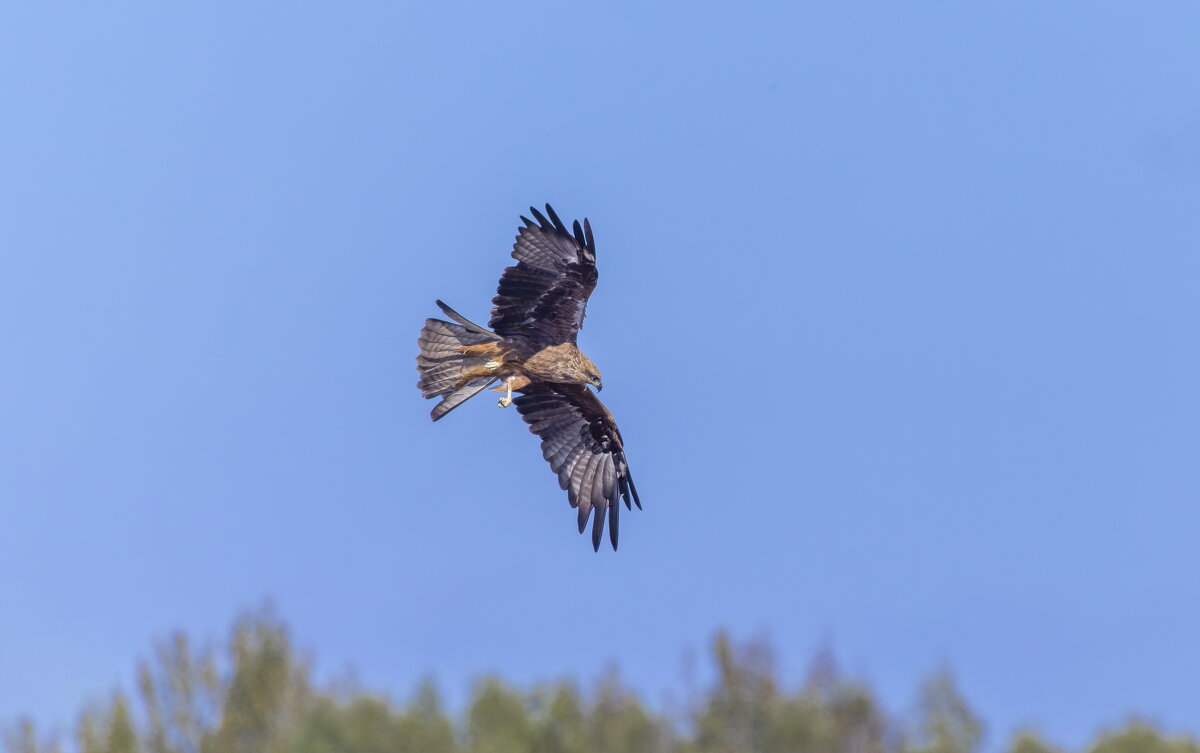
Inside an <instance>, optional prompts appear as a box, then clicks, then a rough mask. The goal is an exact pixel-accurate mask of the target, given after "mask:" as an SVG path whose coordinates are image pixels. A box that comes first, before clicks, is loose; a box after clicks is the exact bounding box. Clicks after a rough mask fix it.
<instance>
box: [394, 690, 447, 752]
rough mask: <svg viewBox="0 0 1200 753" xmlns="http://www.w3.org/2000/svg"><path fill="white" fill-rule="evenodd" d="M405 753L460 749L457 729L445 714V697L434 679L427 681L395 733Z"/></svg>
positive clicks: (399, 745)
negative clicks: (443, 707) (443, 705)
mask: <svg viewBox="0 0 1200 753" xmlns="http://www.w3.org/2000/svg"><path fill="white" fill-rule="evenodd" d="M396 739H397V741H398V745H397V747H396V748H394V750H396V751H400V752H402V753H407V752H408V751H412V752H413V753H451V752H452V751H455V750H457V749H458V746H457V745H456V744H455V741H454V725H453V724H452V723H451V721H450V718H449V717H447V716H446V713H445V712H444V711H443V710H442V697H441V694H440V693H439V692H438V689H437V685H436V684H435V683H434V682H433V680H432V679H430V678H426V679H424V680H422V681H421V684H420V685H418V686H417V692H416V694H415V695H414V696H413V699H412V701H411V702H409V704H408V706H407V707H406V708H405V709H404V713H403V714H402V715H401V717H400V719H399V723H398V725H397V729H396Z"/></svg>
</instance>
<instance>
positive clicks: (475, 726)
mask: <svg viewBox="0 0 1200 753" xmlns="http://www.w3.org/2000/svg"><path fill="white" fill-rule="evenodd" d="M533 741H534V729H533V724H532V722H531V720H530V719H529V714H528V711H527V709H526V707H525V700H524V699H523V698H522V697H521V694H520V693H518V692H516V691H515V690H512V689H511V688H509V687H507V686H505V685H504V684H503V683H502V682H501V681H500V680H499V679H496V678H494V677H493V678H488V679H485V680H482V681H481V682H479V683H478V684H477V685H476V687H475V693H474V698H473V699H472V701H471V708H470V709H469V710H468V711H467V750H468V751H471V753H528V751H530V750H532V748H533Z"/></svg>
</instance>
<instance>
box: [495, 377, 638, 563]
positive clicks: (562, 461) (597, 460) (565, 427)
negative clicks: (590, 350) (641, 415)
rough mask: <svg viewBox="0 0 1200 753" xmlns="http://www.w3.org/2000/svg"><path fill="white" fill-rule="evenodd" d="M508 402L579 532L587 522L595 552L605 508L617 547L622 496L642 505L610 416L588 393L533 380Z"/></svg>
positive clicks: (580, 387) (572, 386)
mask: <svg viewBox="0 0 1200 753" xmlns="http://www.w3.org/2000/svg"><path fill="white" fill-rule="evenodd" d="M521 391H522V393H523V394H521V395H520V396H518V397H517V398H516V399H515V400H513V404H514V405H516V406H517V410H518V411H519V412H520V413H521V418H523V419H525V423H527V424H529V430H530V431H531V432H533V433H534V434H537V435H538V436H539V437H541V438H542V456H543V457H545V458H546V460H548V461H550V468H551V469H552V470H553V471H554V472H555V473H557V474H558V485H559V486H561V487H562V488H563V489H566V490H567V499H568V500H569V501H570V502H571V507H576V508H578V509H579V532H580V533H583V529H584V528H586V527H587V521H588V516H589V514H590V513H591V512H592V510H593V509H595V511H596V515H595V517H594V518H593V519H592V548H593V549H599V548H600V537H601V536H602V535H603V534H604V518H605V515H606V513H607V512H608V511H609V509H610V508H611V509H612V517H611V518H610V519H609V523H608V538H609V541H610V542H611V543H612V548H613V549H614V550H615V549H616V548H617V527H618V520H619V514H620V512H621V498H622V497H624V499H625V507H627V508H629V509H632V506H631V505H630V501H631V500H632V502H633V504H636V505H637V506H638V509H639V510H640V509H641V507H642V503H641V501H640V500H639V499H638V494H637V487H635V486H634V485H633V477H632V476H631V475H629V465H628V463H626V462H625V446H624V444H623V443H622V442H621V432H619V431H618V430H617V424H616V422H615V421H613V417H612V414H611V413H609V412H608V409H607V408H605V407H604V404H603V403H601V402H600V400H599V399H598V398H597V397H596V395H595V394H594V393H592V391H591V390H589V389H588V388H587V387H584V386H583V385H579V384H552V383H549V382H534V383H533V384H530V385H528V386H527V387H525V388H523V389H522V390H521Z"/></svg>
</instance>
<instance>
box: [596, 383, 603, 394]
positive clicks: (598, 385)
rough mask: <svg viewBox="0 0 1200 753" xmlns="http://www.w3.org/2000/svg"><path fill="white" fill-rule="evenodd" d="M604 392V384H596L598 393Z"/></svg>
mask: <svg viewBox="0 0 1200 753" xmlns="http://www.w3.org/2000/svg"><path fill="white" fill-rule="evenodd" d="M603 391H604V383H603V382H596V392H603Z"/></svg>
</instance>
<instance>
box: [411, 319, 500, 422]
mask: <svg viewBox="0 0 1200 753" xmlns="http://www.w3.org/2000/svg"><path fill="white" fill-rule="evenodd" d="M478 329H479V330H482V331H476V330H474V329H471V328H468V327H466V326H463V325H461V324H453V323H451V322H444V321H442V320H440V319H426V320H425V326H424V327H423V328H422V329H421V335H420V337H419V338H418V339H417V345H418V347H419V348H420V353H419V354H418V355H417V371H418V372H420V378H419V379H418V381H417V387H419V388H420V390H421V394H422V395H423V396H425V397H426V398H433V397H441V398H442V400H441V402H439V403H438V404H437V406H435V407H434V409H433V412H432V413H431V414H430V418H432V419H433V420H434V421H436V420H438V419H439V418H441V417H442V416H444V415H446V414H447V413H449V412H450V411H452V410H454V409H455V408H457V407H458V406H459V405H461V404H463V403H464V402H466V401H467V400H469V399H470V398H471V397H473V396H474V395H475V394H477V393H478V392H480V391H482V390H484V389H486V388H487V387H488V386H490V385H491V384H492V382H494V381H495V377H491V376H477V377H475V378H473V379H470V380H469V381H468V382H466V383H465V384H463V385H462V386H461V387H459V383H460V382H462V379H463V377H464V376H465V375H466V374H467V373H468V372H469V371H471V370H473V369H478V368H479V367H481V366H483V364H484V363H486V362H487V360H488V359H487V358H486V357H482V356H467V355H464V354H463V352H462V348H463V346H466V345H480V344H482V343H486V342H494V341H495V340H496V339H497V338H496V335H494V334H492V333H491V332H488V331H487V330H483V329H482V328H481V327H480V328H478Z"/></svg>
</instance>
